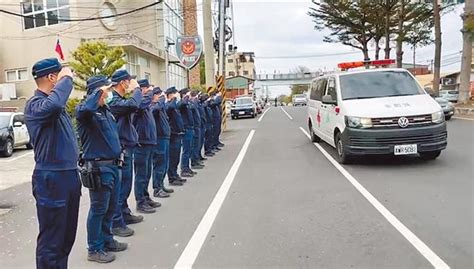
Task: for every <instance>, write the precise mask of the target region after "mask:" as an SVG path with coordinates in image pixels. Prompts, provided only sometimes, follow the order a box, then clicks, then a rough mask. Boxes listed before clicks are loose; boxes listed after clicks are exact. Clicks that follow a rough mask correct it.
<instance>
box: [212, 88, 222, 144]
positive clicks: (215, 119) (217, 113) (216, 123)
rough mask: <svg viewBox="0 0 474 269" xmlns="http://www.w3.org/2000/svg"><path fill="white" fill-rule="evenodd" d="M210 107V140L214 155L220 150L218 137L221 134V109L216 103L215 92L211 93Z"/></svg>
mask: <svg viewBox="0 0 474 269" xmlns="http://www.w3.org/2000/svg"><path fill="white" fill-rule="evenodd" d="M211 96H212V97H211V101H210V106H211V109H212V138H211V140H212V141H211V149H212V152H214V153H216V152H218V151H220V150H221V148H220V147H219V135H220V133H221V122H222V116H221V109H220V104H219V103H218V99H217V94H216V91H213V92H212V93H211Z"/></svg>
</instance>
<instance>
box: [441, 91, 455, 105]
mask: <svg viewBox="0 0 474 269" xmlns="http://www.w3.org/2000/svg"><path fill="white" fill-rule="evenodd" d="M439 97H443V98H444V99H446V100H448V101H449V102H457V101H458V97H459V91H455V90H441V91H439Z"/></svg>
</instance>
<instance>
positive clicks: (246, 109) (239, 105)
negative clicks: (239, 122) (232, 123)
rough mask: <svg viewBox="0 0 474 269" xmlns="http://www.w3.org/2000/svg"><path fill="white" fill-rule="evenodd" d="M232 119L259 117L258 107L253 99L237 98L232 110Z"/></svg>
mask: <svg viewBox="0 0 474 269" xmlns="http://www.w3.org/2000/svg"><path fill="white" fill-rule="evenodd" d="M230 115H231V117H232V119H238V118H241V117H252V118H255V116H257V106H256V105H255V102H254V101H253V99H252V97H237V98H236V99H235V100H234V104H233V105H232V108H231V110H230Z"/></svg>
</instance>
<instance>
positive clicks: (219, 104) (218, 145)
mask: <svg viewBox="0 0 474 269" xmlns="http://www.w3.org/2000/svg"><path fill="white" fill-rule="evenodd" d="M214 101H215V102H216V105H217V106H216V112H217V115H218V116H219V117H218V118H217V117H216V123H215V124H216V126H217V130H216V134H215V136H216V142H215V143H216V144H215V147H216V148H217V149H218V150H220V149H221V148H223V147H224V143H222V142H221V140H220V136H221V132H222V128H221V123H222V112H223V111H222V103H223V102H224V100H223V98H222V94H221V93H220V92H217V93H216V96H215V97H214ZM217 119H219V121H217Z"/></svg>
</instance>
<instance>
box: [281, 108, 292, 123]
mask: <svg viewBox="0 0 474 269" xmlns="http://www.w3.org/2000/svg"><path fill="white" fill-rule="evenodd" d="M280 108H281V110H282V111H283V112H285V114H286V115H287V116H288V118H289V119H290V120H293V117H291V116H290V114H288V112H286V110H284V109H283V107H282V106H281V107H280Z"/></svg>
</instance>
